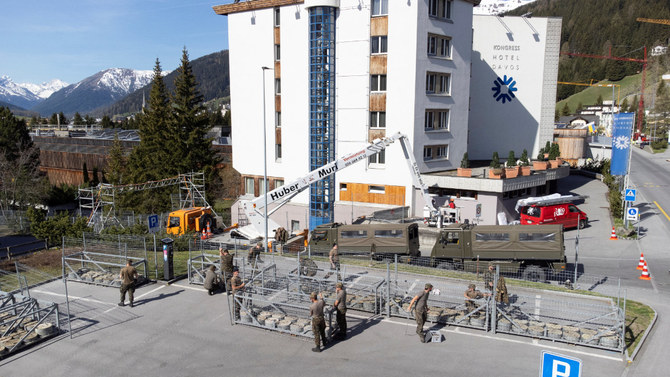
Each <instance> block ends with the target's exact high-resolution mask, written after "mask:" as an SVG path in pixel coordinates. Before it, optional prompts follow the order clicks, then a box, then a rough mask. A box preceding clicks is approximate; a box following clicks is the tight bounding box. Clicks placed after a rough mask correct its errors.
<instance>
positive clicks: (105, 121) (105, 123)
mask: <svg viewBox="0 0 670 377" xmlns="http://www.w3.org/2000/svg"><path fill="white" fill-rule="evenodd" d="M100 126H102V128H114V124H113V123H112V120H111V119H110V118H109V115H104V116H103V117H102V120H100Z"/></svg>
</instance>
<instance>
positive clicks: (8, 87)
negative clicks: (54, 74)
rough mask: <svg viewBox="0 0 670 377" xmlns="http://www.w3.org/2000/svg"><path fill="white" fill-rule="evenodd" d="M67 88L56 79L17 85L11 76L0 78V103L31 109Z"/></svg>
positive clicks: (65, 84)
mask: <svg viewBox="0 0 670 377" xmlns="http://www.w3.org/2000/svg"><path fill="white" fill-rule="evenodd" d="M66 86H67V83H65V82H63V81H61V80H58V79H55V80H51V81H50V82H48V83H46V82H44V83H42V84H39V85H38V84H31V83H18V84H17V83H15V82H14V81H13V80H12V79H11V78H10V77H9V76H2V77H0V101H3V102H6V103H9V104H12V105H15V106H19V107H22V108H24V109H30V108H31V107H33V106H34V105H36V104H38V103H39V102H42V101H43V100H44V99H46V98H48V97H49V96H50V95H52V94H53V93H54V92H56V91H58V90H60V89H62V88H64V87H66Z"/></svg>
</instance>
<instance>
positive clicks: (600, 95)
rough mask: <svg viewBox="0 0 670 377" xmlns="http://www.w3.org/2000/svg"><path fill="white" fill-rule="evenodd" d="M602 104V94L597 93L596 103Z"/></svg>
mask: <svg viewBox="0 0 670 377" xmlns="http://www.w3.org/2000/svg"><path fill="white" fill-rule="evenodd" d="M602 104H603V96H602V94H598V98H597V99H596V105H597V106H599V105H602Z"/></svg>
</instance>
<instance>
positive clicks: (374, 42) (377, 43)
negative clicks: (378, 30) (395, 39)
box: [370, 35, 388, 54]
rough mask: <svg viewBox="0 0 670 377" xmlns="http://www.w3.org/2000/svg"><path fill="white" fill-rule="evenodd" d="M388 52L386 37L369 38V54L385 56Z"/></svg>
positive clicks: (375, 36)
mask: <svg viewBox="0 0 670 377" xmlns="http://www.w3.org/2000/svg"><path fill="white" fill-rule="evenodd" d="M387 52H388V37H387V36H386V35H374V36H372V37H370V53H371V54H386V53H387Z"/></svg>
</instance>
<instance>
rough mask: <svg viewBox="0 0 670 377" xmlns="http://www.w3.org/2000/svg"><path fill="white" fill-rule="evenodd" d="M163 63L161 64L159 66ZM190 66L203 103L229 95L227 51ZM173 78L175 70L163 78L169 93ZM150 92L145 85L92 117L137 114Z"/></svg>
mask: <svg viewBox="0 0 670 377" xmlns="http://www.w3.org/2000/svg"><path fill="white" fill-rule="evenodd" d="M165 63H166V62H161V64H165ZM191 66H192V67H193V74H194V75H195V78H196V80H197V81H198V90H199V91H200V94H202V96H203V99H204V101H209V100H212V99H215V98H222V97H226V96H228V95H229V93H230V88H229V86H230V75H229V72H228V50H225V51H219V52H215V53H213V54H209V55H205V56H202V57H200V58H198V59H195V60H193V61H192V62H191ZM175 77H177V71H176V70H175V71H173V72H171V73H170V74H168V75H167V76H165V78H164V81H165V85H166V86H167V88H168V89H169V91H170V92H172V91H174V79H175ZM150 92H151V85H147V86H145V87H144V88H142V89H140V90H137V91H135V92H133V93H131V94H129V95H128V96H127V97H125V98H123V99H121V100H119V101H118V102H116V103H114V104H113V105H111V106H109V107H106V108H102V109H96V110H94V111H93V112H92V115H93V116H95V117H102V116H103V115H108V116H110V117H111V116H114V115H118V114H130V113H137V112H139V111H140V110H141V107H142V97H143V96H142V95H143V94H144V98H145V100H146V101H147V102H148V101H149V93H150Z"/></svg>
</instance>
